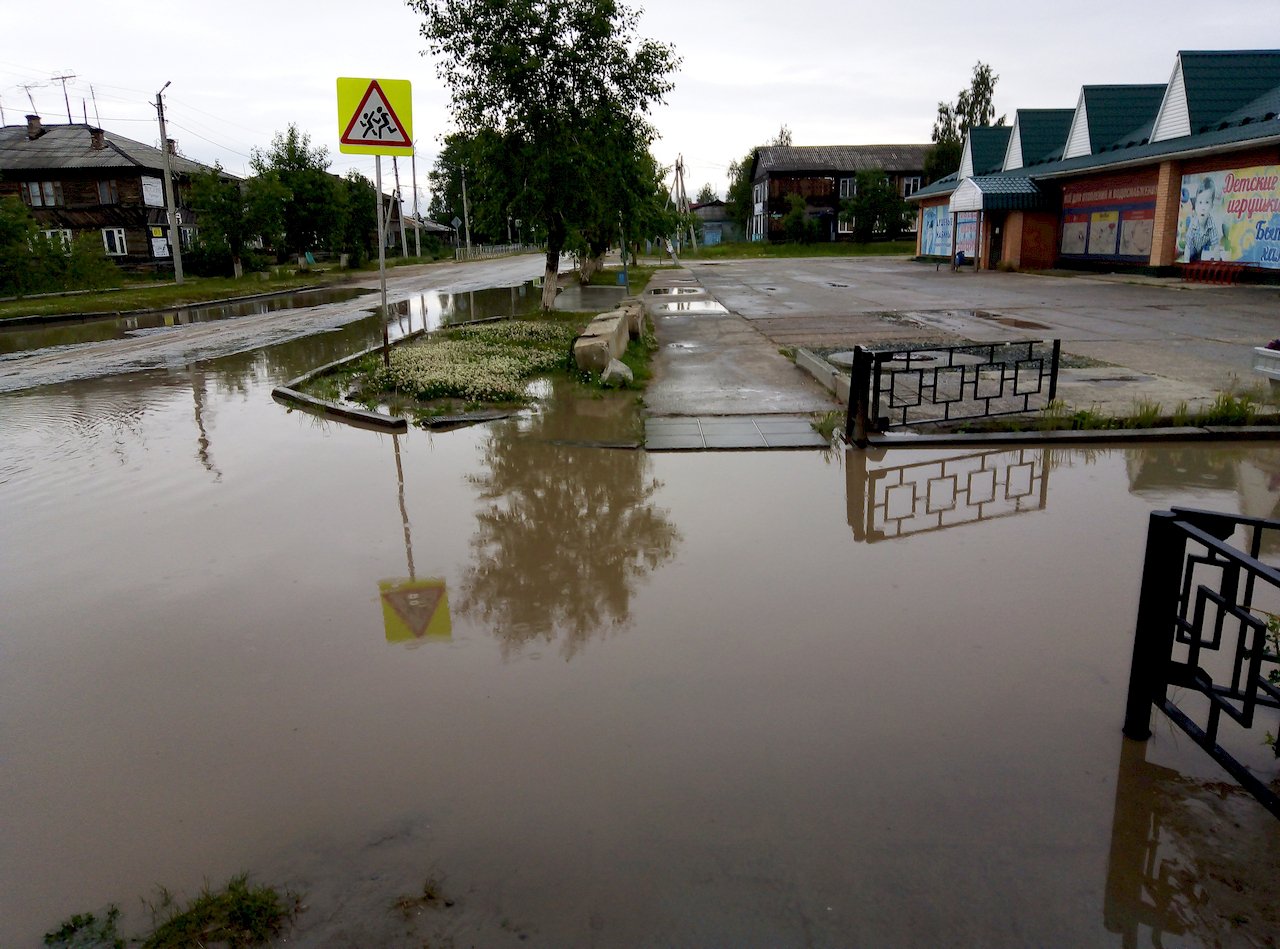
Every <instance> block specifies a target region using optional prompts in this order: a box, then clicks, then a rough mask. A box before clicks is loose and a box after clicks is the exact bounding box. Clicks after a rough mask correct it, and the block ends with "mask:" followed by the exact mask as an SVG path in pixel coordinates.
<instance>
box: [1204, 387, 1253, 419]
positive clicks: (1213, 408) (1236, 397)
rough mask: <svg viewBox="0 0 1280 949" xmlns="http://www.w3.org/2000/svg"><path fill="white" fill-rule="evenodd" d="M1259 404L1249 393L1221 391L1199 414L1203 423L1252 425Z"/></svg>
mask: <svg viewBox="0 0 1280 949" xmlns="http://www.w3.org/2000/svg"><path fill="white" fill-rule="evenodd" d="M1257 417H1258V406H1257V403H1256V402H1255V401H1254V400H1253V397H1252V396H1251V395H1250V394H1249V393H1235V392H1219V393H1218V395H1217V398H1215V399H1214V400H1213V404H1212V405H1210V406H1209V408H1207V409H1205V410H1204V411H1203V412H1201V413H1200V415H1199V423H1200V424H1201V425H1252V424H1253V422H1254V419H1256V418H1257Z"/></svg>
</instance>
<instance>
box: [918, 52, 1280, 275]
mask: <svg viewBox="0 0 1280 949" xmlns="http://www.w3.org/2000/svg"><path fill="white" fill-rule="evenodd" d="M1001 141H1003V146H1001V144H1000V143H1001ZM910 200H912V201H914V202H917V203H918V205H919V207H920V238H919V242H918V245H917V247H918V252H919V253H921V254H925V255H938V256H946V255H948V254H950V253H953V252H954V251H955V250H961V249H963V250H965V251H966V253H967V254H970V255H976V257H977V258H978V260H979V262H980V266H984V267H988V268H991V267H994V266H995V265H996V264H998V263H1000V262H1001V261H1008V262H1009V263H1011V264H1013V265H1014V266H1019V267H1030V268H1044V267H1051V266H1055V265H1057V266H1063V265H1066V266H1076V267H1081V268H1102V267H1105V268H1108V269H1111V268H1114V267H1116V266H1117V265H1120V266H1125V265H1127V266H1129V267H1141V268H1156V269H1168V270H1172V269H1173V268H1174V267H1175V265H1176V266H1184V267H1185V266H1190V265H1193V264H1199V263H1204V262H1225V263H1230V264H1236V265H1239V266H1240V267H1242V268H1246V269H1249V270H1270V271H1273V272H1274V271H1276V270H1280V50H1240V51H1226V52H1223V51H1210V52H1194V51H1193V52H1185V51H1184V52H1180V53H1178V55H1177V57H1176V59H1175V61H1174V65H1173V72H1172V75H1171V76H1170V78H1169V82H1168V83H1167V84H1165V85H1124V86H1096V85H1087V86H1084V87H1083V88H1082V89H1081V91H1080V95H1079V98H1078V99H1077V103H1076V107H1075V109H1074V110H1072V109H1021V110H1019V111H1018V112H1017V113H1016V116H1015V119H1014V124H1013V126H1012V127H1011V128H974V129H971V130H970V132H969V135H968V138H967V140H966V142H965V148H964V157H963V159H962V161H961V166H960V168H959V169H957V171H956V172H955V173H954V174H952V175H949V176H947V177H946V178H943V179H940V180H939V181H937V182H934V183H933V184H931V185H930V186H928V187H926V188H923V189H921V190H920V191H919V192H918V193H916V194H915V195H914V196H912V197H911V198H910ZM969 234H971V235H972V238H971V244H970V246H968V247H966V246H964V239H965V237H966V236H967V235H969ZM941 237H945V239H941Z"/></svg>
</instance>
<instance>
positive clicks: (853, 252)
mask: <svg viewBox="0 0 1280 949" xmlns="http://www.w3.org/2000/svg"><path fill="white" fill-rule="evenodd" d="M915 252H916V242H915V240H914V239H912V240H904V241H873V242H872V243H870V244H854V243H851V242H838V243H832V244H828V243H823V244H793V243H786V244H771V243H769V242H767V241H749V242H748V241H742V242H738V243H732V244H713V245H712V246H710V247H702V246H699V247H698V249H697V250H696V251H695V250H693V249H691V248H685V249H684V250H683V251H681V252H680V254H679V256H680V259H681V260H735V259H743V258H755V257H886V256H911V255H913V254H915Z"/></svg>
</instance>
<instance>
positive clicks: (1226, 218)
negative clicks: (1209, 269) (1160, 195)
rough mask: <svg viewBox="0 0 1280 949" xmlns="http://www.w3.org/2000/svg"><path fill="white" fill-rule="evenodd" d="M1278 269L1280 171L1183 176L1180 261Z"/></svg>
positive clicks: (1244, 170)
mask: <svg viewBox="0 0 1280 949" xmlns="http://www.w3.org/2000/svg"><path fill="white" fill-rule="evenodd" d="M1201 260H1223V261H1229V262H1232V263H1238V264H1251V265H1253V266H1255V267H1271V268H1280V165H1254V166H1253V167H1250V168H1234V169H1231V170H1229V171H1211V172H1206V173H1204V174H1198V175H1185V176H1183V179H1182V203H1181V204H1180V206H1179V208H1178V261H1179V262H1180V263H1195V262H1197V261H1201Z"/></svg>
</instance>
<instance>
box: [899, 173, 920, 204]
mask: <svg viewBox="0 0 1280 949" xmlns="http://www.w3.org/2000/svg"><path fill="white" fill-rule="evenodd" d="M901 190H902V196H903V197H904V198H909V197H911V196H912V195H913V194H915V193H916V192H917V191H919V190H920V176H919V175H910V176H908V177H906V178H903V179H902V189H901Z"/></svg>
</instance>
